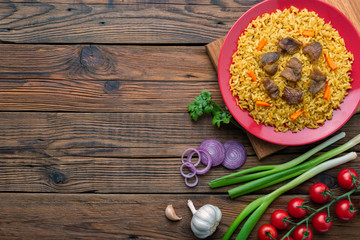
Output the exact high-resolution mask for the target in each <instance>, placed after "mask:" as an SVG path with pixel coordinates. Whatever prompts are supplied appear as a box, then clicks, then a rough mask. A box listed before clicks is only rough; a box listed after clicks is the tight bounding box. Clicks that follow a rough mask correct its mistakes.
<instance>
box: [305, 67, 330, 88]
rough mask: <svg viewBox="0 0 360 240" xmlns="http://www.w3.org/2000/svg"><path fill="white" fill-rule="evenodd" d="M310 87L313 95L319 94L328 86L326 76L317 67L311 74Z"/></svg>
mask: <svg viewBox="0 0 360 240" xmlns="http://www.w3.org/2000/svg"><path fill="white" fill-rule="evenodd" d="M309 77H310V79H311V82H310V86H309V91H310V92H311V93H317V92H319V91H320V90H321V89H323V88H324V87H325V86H326V78H327V77H326V74H325V73H323V72H321V71H320V70H319V69H318V68H317V67H314V68H313V70H312V71H311V73H310V76H309Z"/></svg>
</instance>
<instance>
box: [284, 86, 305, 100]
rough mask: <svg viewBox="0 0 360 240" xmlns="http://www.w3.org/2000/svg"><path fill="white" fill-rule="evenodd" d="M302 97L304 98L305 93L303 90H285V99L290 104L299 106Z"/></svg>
mask: <svg viewBox="0 0 360 240" xmlns="http://www.w3.org/2000/svg"><path fill="white" fill-rule="evenodd" d="M302 97H303V92H302V91H301V90H298V89H294V88H289V87H285V88H284V94H283V99H284V100H285V101H286V102H287V103H288V104H298V103H300V102H301V100H302Z"/></svg>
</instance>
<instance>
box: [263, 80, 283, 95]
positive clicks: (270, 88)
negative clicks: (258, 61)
mask: <svg viewBox="0 0 360 240" xmlns="http://www.w3.org/2000/svg"><path fill="white" fill-rule="evenodd" d="M261 83H262V84H263V85H264V87H265V89H266V92H267V94H269V96H270V97H271V98H274V99H276V98H277V97H278V96H279V88H278V86H277V85H276V83H275V82H274V81H272V80H270V79H269V78H264V79H262V80H261Z"/></svg>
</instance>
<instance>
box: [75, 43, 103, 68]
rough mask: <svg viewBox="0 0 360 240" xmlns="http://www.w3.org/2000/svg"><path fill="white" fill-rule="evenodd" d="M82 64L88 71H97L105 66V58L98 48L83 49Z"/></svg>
mask: <svg viewBox="0 0 360 240" xmlns="http://www.w3.org/2000/svg"><path fill="white" fill-rule="evenodd" d="M80 63H81V65H82V66H84V67H85V68H87V69H97V68H100V67H101V66H103V65H104V63H105V58H104V56H103V54H102V53H101V51H100V49H98V48H97V47H96V46H88V47H83V49H82V50H81V56H80Z"/></svg>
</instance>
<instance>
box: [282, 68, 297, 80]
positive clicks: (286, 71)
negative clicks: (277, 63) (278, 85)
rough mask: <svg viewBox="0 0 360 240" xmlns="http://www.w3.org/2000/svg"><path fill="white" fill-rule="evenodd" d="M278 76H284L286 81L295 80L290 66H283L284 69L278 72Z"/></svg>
mask: <svg viewBox="0 0 360 240" xmlns="http://www.w3.org/2000/svg"><path fill="white" fill-rule="evenodd" d="M280 76H282V77H283V78H285V79H286V80H288V81H292V82H296V81H297V77H296V75H295V73H294V71H293V70H292V68H289V67H286V68H284V70H283V71H282V72H281V73H280Z"/></svg>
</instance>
